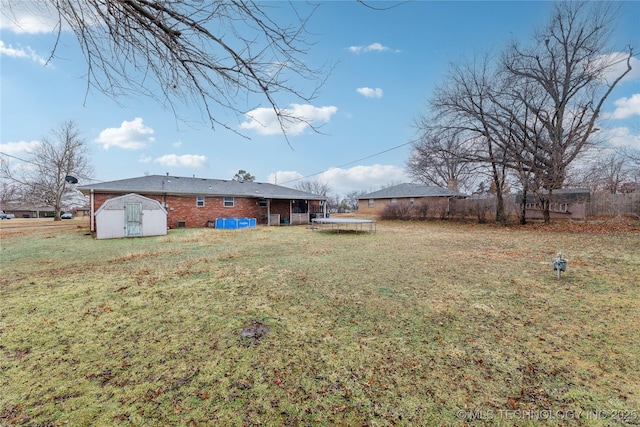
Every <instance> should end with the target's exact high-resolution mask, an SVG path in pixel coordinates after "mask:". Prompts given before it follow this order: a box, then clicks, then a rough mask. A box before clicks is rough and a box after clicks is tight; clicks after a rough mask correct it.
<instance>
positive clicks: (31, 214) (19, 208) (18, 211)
mask: <svg viewBox="0 0 640 427" xmlns="http://www.w3.org/2000/svg"><path fill="white" fill-rule="evenodd" d="M54 210H55V209H54V208H53V206H44V205H33V204H25V203H7V204H6V205H3V206H2V211H3V212H6V213H10V214H13V215H15V217H16V218H53V217H54V216H55V213H54Z"/></svg>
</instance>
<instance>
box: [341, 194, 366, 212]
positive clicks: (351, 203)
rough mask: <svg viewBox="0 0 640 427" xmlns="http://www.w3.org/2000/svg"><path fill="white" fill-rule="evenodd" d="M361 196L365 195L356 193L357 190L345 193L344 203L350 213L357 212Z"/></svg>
mask: <svg viewBox="0 0 640 427" xmlns="http://www.w3.org/2000/svg"><path fill="white" fill-rule="evenodd" d="M363 194H365V192H364V191H358V190H354V191H350V192H348V193H347V195H346V196H345V202H346V204H347V206H348V207H349V209H350V210H352V211H357V210H358V205H359V203H360V196H362V195H363Z"/></svg>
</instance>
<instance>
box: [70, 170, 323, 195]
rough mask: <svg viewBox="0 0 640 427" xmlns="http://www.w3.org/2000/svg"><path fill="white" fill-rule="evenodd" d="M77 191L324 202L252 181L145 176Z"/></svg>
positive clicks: (290, 190)
mask: <svg viewBox="0 0 640 427" xmlns="http://www.w3.org/2000/svg"><path fill="white" fill-rule="evenodd" d="M78 189H79V190H80V191H81V192H82V193H83V194H85V195H87V194H89V193H91V191H93V192H95V193H140V194H172V195H204V196H233V197H257V198H264V199H306V200H326V199H327V198H326V197H325V196H319V195H317V194H312V193H307V192H306V191H300V190H296V189H293V188H288V187H282V186H279V185H274V184H267V183H263V182H252V181H244V182H242V181H234V180H224V179H210V178H196V177H181V176H168V175H148V176H142V177H138V178H129V179H121V180H118V181H109V182H101V183H99V184H90V185H83V186H80V187H78Z"/></svg>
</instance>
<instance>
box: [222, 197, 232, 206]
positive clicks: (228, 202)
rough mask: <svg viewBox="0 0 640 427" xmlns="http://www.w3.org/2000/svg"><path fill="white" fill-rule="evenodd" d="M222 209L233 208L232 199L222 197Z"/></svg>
mask: <svg viewBox="0 0 640 427" xmlns="http://www.w3.org/2000/svg"><path fill="white" fill-rule="evenodd" d="M224 207H225V208H232V207H233V197H229V196H225V197H224Z"/></svg>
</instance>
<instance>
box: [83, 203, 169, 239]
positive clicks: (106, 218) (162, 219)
mask: <svg viewBox="0 0 640 427" xmlns="http://www.w3.org/2000/svg"><path fill="white" fill-rule="evenodd" d="M95 216H96V231H97V236H96V237H97V238H98V239H117V238H120V237H142V236H164V235H166V234H167V211H166V209H165V208H164V207H162V205H161V204H160V203H159V202H157V201H156V200H153V199H149V198H148V197H144V196H141V195H139V194H133V193H132V194H125V195H124V196H119V197H114V198H112V199H108V200H107V201H106V202H104V203H103V204H102V206H100V208H99V209H98V210H97V211H96V213H95Z"/></svg>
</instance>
